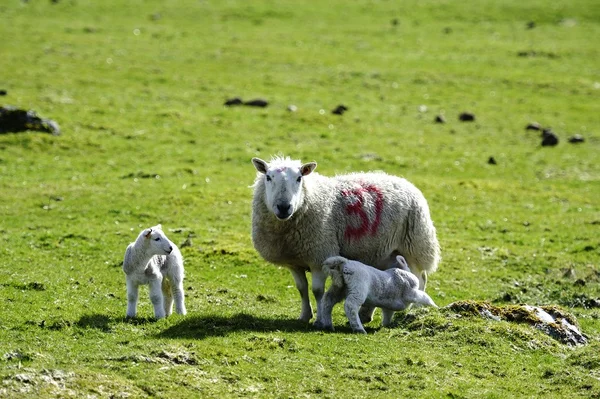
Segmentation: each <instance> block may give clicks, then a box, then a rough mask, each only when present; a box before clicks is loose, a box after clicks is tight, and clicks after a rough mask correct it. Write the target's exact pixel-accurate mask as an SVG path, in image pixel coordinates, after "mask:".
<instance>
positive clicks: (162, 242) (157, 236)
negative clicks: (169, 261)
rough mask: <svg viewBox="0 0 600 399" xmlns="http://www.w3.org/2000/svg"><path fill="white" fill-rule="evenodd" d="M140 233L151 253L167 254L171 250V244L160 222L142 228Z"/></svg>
mask: <svg viewBox="0 0 600 399" xmlns="http://www.w3.org/2000/svg"><path fill="white" fill-rule="evenodd" d="M142 234H143V235H144V238H145V240H146V245H147V246H148V248H149V249H150V252H151V253H152V255H169V254H170V253H171V251H173V245H172V243H171V241H170V240H169V239H168V238H167V236H166V235H165V233H164V232H163V231H162V227H161V225H160V224H159V225H156V226H154V227H151V228H149V229H146V230H144V231H143V232H142Z"/></svg>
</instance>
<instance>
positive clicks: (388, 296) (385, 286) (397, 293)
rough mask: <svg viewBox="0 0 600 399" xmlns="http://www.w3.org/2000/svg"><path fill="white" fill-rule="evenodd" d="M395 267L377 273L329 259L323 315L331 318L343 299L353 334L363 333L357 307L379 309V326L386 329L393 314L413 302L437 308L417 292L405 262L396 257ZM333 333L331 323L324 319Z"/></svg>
mask: <svg viewBox="0 0 600 399" xmlns="http://www.w3.org/2000/svg"><path fill="white" fill-rule="evenodd" d="M396 261H397V262H398V267H397V268H391V269H387V270H383V271H382V270H378V269H375V268H374V267H371V266H368V265H365V264H363V263H361V262H357V261H353V260H348V259H346V258H344V257H342V256H332V257H331V258H328V259H326V260H325V262H324V263H323V266H325V267H326V268H327V269H328V270H329V273H330V275H331V286H330V287H329V290H327V295H328V296H329V298H331V300H330V301H327V302H326V303H325V304H324V305H323V312H324V314H325V315H326V317H327V315H329V317H331V316H330V315H331V312H332V308H333V305H335V303H337V302H339V301H341V300H343V299H345V300H346V302H345V303H344V310H345V312H346V317H347V318H348V321H349V322H350V327H351V328H352V330H353V331H354V332H358V333H363V334H366V333H367V332H366V331H365V328H364V327H363V325H362V323H361V322H360V317H359V315H358V311H359V308H360V307H361V306H362V305H363V304H366V305H368V306H376V307H379V308H381V310H382V312H383V320H382V323H381V324H382V325H383V326H384V327H387V326H389V325H390V323H391V321H392V317H393V316H394V312H395V311H397V310H404V309H406V308H407V306H408V305H410V304H412V303H418V304H421V305H427V306H434V307H437V306H436V304H435V303H434V302H433V300H432V299H431V298H430V297H429V295H427V294H426V293H425V292H424V291H420V290H419V279H418V278H417V276H415V275H414V274H412V273H411V272H410V269H409V267H408V265H407V264H406V260H405V259H404V258H403V257H402V256H400V255H398V256H397V257H396ZM324 323H325V324H326V325H327V327H328V328H330V329H331V330H333V324H331V320H325V321H324Z"/></svg>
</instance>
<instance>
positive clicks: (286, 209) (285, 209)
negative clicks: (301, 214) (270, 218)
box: [277, 204, 292, 219]
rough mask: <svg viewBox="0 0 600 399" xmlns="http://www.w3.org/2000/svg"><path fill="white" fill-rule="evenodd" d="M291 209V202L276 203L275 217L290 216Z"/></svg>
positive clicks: (283, 217) (284, 217)
mask: <svg viewBox="0 0 600 399" xmlns="http://www.w3.org/2000/svg"><path fill="white" fill-rule="evenodd" d="M291 210H292V204H277V217H278V218H279V219H286V218H288V217H289V216H290V214H291V213H292V212H291Z"/></svg>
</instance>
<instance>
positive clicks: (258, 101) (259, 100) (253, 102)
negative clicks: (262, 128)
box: [244, 98, 269, 108]
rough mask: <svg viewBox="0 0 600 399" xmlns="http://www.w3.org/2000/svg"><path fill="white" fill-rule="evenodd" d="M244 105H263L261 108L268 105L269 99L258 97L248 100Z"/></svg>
mask: <svg viewBox="0 0 600 399" xmlns="http://www.w3.org/2000/svg"><path fill="white" fill-rule="evenodd" d="M244 105H247V106H249V107H261V108H264V107H266V106H267V105H269V102H268V101H267V100H263V99H262V98H256V99H254V100H250V101H246V102H245V103H244Z"/></svg>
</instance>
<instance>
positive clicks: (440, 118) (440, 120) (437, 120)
mask: <svg viewBox="0 0 600 399" xmlns="http://www.w3.org/2000/svg"><path fill="white" fill-rule="evenodd" d="M434 122H435V123H446V118H445V117H444V115H438V116H436V117H435V119H434Z"/></svg>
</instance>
